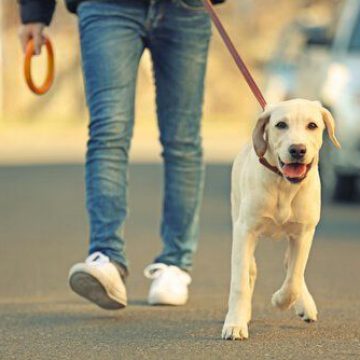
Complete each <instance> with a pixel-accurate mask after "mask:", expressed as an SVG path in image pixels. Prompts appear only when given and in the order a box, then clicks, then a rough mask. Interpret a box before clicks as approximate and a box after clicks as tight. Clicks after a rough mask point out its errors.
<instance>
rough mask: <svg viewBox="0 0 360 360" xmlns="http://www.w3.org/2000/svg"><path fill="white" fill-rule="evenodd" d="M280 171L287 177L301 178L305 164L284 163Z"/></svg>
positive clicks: (304, 170)
mask: <svg viewBox="0 0 360 360" xmlns="http://www.w3.org/2000/svg"><path fill="white" fill-rule="evenodd" d="M282 172H283V174H284V175H285V176H286V177H288V178H301V177H303V176H304V175H305V173H306V165H304V164H285V165H284V166H283V168H282Z"/></svg>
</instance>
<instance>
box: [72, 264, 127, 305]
mask: <svg viewBox="0 0 360 360" xmlns="http://www.w3.org/2000/svg"><path fill="white" fill-rule="evenodd" d="M69 284H70V287H71V289H72V290H73V291H74V292H75V293H76V294H78V295H80V296H81V297H83V298H85V299H86V300H89V301H91V302H93V303H94V304H96V305H98V306H100V307H101V308H103V309H106V310H118V309H122V308H124V307H125V306H126V302H125V301H119V300H116V299H114V298H113V297H112V296H111V295H109V294H108V292H107V291H106V289H105V287H104V286H103V285H102V284H101V282H100V281H99V280H98V279H97V278H95V277H94V276H92V275H91V274H89V273H86V272H82V271H78V272H75V273H74V274H72V275H71V276H70V279H69Z"/></svg>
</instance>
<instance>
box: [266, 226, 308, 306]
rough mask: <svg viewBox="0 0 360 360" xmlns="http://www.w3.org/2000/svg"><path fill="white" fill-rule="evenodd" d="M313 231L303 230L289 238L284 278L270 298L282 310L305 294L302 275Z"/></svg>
mask: <svg viewBox="0 0 360 360" xmlns="http://www.w3.org/2000/svg"><path fill="white" fill-rule="evenodd" d="M314 231H315V229H314V228H304V229H303V230H302V231H301V232H300V234H299V235H298V236H296V237H295V236H294V237H293V236H291V237H289V248H288V260H287V261H285V262H286V263H287V272H286V278H285V281H284V283H283V285H282V287H281V288H280V290H278V291H277V292H275V294H274V295H273V297H272V304H273V305H274V306H277V307H278V308H280V309H282V310H284V309H288V308H290V307H291V306H292V305H294V304H295V302H296V301H297V300H299V299H300V297H301V296H302V295H303V294H305V291H304V284H305V280H304V273H305V267H306V263H307V260H308V257H309V252H310V248H311V243H312V239H313V236H314ZM307 293H308V291H307Z"/></svg>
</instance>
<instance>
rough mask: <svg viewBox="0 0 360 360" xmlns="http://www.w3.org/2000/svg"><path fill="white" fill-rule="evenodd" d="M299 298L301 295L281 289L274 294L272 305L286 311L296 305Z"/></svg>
mask: <svg viewBox="0 0 360 360" xmlns="http://www.w3.org/2000/svg"><path fill="white" fill-rule="evenodd" d="M298 297H299V294H298V293H297V292H296V291H294V290H290V289H282V288H281V289H280V290H278V291H276V292H275V293H274V295H273V296H272V299H271V303H272V304H273V306H276V307H278V308H279V309H281V310H286V309H289V308H290V307H291V306H292V305H293V304H294V303H295V301H296V300H297V299H298Z"/></svg>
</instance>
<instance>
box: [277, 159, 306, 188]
mask: <svg viewBox="0 0 360 360" xmlns="http://www.w3.org/2000/svg"><path fill="white" fill-rule="evenodd" d="M278 160H279V165H280V169H281V173H282V174H283V176H284V177H285V178H286V179H287V180H288V181H290V182H291V183H293V184H297V183H300V182H301V181H303V180H304V179H305V178H306V176H307V174H308V172H309V171H310V169H311V166H312V163H313V162H312V161H311V163H309V164H304V163H301V162H292V163H285V162H283V161H282V160H281V159H280V157H278Z"/></svg>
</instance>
